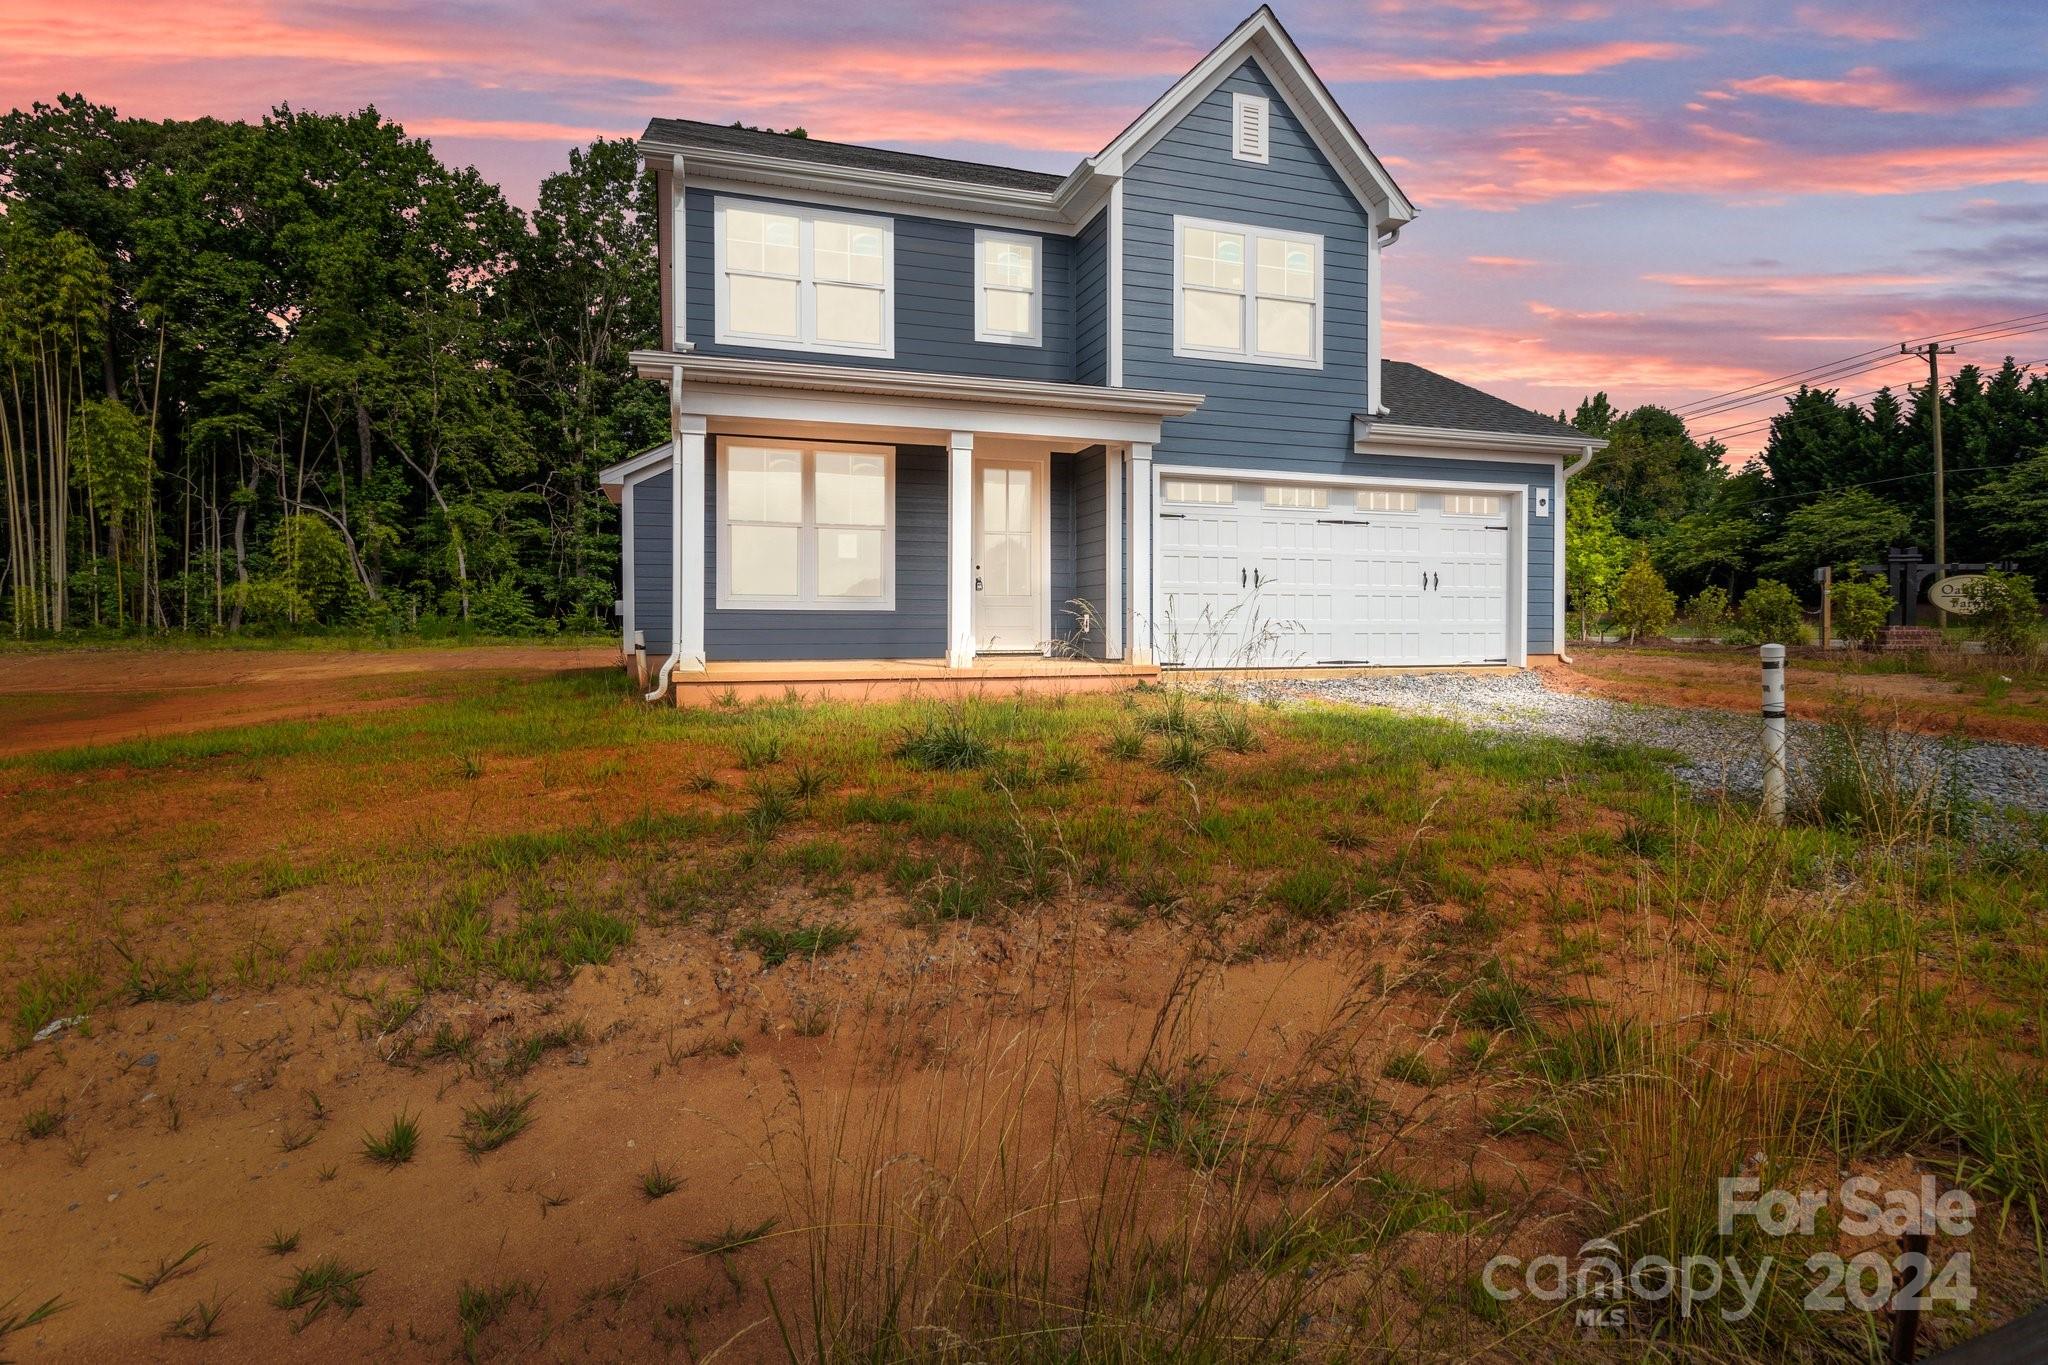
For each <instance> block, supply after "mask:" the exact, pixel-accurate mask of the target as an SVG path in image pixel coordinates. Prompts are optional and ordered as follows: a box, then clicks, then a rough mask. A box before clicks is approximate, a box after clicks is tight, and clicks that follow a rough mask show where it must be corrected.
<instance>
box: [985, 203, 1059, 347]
mask: <svg viewBox="0 0 2048 1365" xmlns="http://www.w3.org/2000/svg"><path fill="white" fill-rule="evenodd" d="M1041 254H1042V253H1041V252H1040V251H1039V241H1038V238H1036V237H1027V236H1020V235H1018V234H1015V233H1008V232H991V231H989V230H988V229H986V228H977V229H976V230H975V233H974V339H975V340H976V341H994V342H999V343H1002V344H1004V345H1009V346H1036V345H1038V344H1039V342H1040V341H1041V339H1042V338H1043V336H1044V320H1045V290H1044V288H1043V286H1042V282H1041V269H1040V268H1041V264H1042V262H1041V259H1040V257H1041Z"/></svg>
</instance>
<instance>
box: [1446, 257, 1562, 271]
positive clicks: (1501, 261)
mask: <svg viewBox="0 0 2048 1365" xmlns="http://www.w3.org/2000/svg"><path fill="white" fill-rule="evenodd" d="M1465 260H1466V262H1467V263H1468V264H1471V265H1476V266H1479V267H1481V268H1482V269H1486V270H1534V269H1535V268H1536V267H1537V266H1539V265H1542V264H1543V262H1541V261H1532V260H1530V259H1529V258H1528V257H1526V256H1467V257H1466V258H1465Z"/></svg>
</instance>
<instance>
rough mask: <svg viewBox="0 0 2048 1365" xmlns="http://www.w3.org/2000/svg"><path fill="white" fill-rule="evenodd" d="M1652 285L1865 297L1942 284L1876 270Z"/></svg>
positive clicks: (1698, 278)
mask: <svg viewBox="0 0 2048 1365" xmlns="http://www.w3.org/2000/svg"><path fill="white" fill-rule="evenodd" d="M1643 278H1644V279H1645V280H1648V281H1649V282H1650V283H1652V284H1668V285H1670V286H1672V287H1673V288H1676V289H1696V290H1705V291H1709V292H1712V293H1715V294H1720V295H1729V294H1746V295H1750V296H1767V295H1800V296H1811V295H1817V294H1862V293H1867V292H1869V291H1870V290H1873V289H1904V288H1910V287H1914V286H1920V285H1930V284H1939V283H1941V278H1940V277H1939V276H1935V275H1898V274H1886V273H1883V272H1878V271H1872V272H1867V273H1862V274H1856V273H1842V274H1809V275H1685V274H1669V275H1665V274H1656V275H1645V276H1643Z"/></svg>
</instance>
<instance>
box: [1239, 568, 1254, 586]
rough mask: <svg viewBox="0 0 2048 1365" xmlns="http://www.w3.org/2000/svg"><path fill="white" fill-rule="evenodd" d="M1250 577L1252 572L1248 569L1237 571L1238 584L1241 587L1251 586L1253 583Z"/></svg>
mask: <svg viewBox="0 0 2048 1365" xmlns="http://www.w3.org/2000/svg"><path fill="white" fill-rule="evenodd" d="M1250 577H1251V575H1250V572H1249V571H1248V570H1245V569H1239V570H1238V571H1237V586H1238V587H1240V588H1244V587H1249V586H1251V584H1250V581H1249V580H1250Z"/></svg>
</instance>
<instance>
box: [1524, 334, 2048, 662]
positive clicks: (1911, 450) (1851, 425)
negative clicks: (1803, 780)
mask: <svg viewBox="0 0 2048 1365" xmlns="http://www.w3.org/2000/svg"><path fill="white" fill-rule="evenodd" d="M1934 401H1935V399H1934V396H1933V394H1932V393H1930V392H1929V391H1928V389H1927V388H1926V387H1925V386H1919V387H1914V388H1910V389H1909V390H1908V391H1907V392H1906V393H1905V394H1903V395H1901V394H1899V393H1897V392H1895V391H1894V390H1892V389H1890V388H1884V389H1880V390H1879V391H1878V392H1877V393H1876V394H1875V395H1873V396H1872V397H1871V399H1870V401H1869V403H1868V404H1867V405H1863V404H1858V403H1856V402H1852V401H1844V400H1843V399H1842V398H1841V397H1840V395H1839V391H1837V390H1830V389H1810V388H1804V387H1802V388H1801V389H1799V390H1798V392H1797V393H1795V394H1793V395H1792V396H1791V397H1789V398H1788V399H1787V400H1786V402H1785V409H1784V411H1783V412H1780V413H1778V414H1777V415H1776V416H1774V417H1773V418H1772V419H1771V422H1770V434H1769V438H1768V439H1767V441H1766V442H1765V445H1764V448H1763V449H1762V451H1760V452H1759V453H1758V454H1757V455H1756V456H1755V457H1754V458H1753V459H1751V460H1749V461H1747V462H1746V463H1744V464H1743V465H1742V466H1741V467H1740V468H1739V469H1738V468H1731V467H1730V464H1729V462H1728V458H1727V456H1728V452H1727V450H1726V449H1725V448H1724V447H1722V446H1721V444H1720V443H1719V442H1718V441H1714V440H1708V441H1705V442H1701V441H1698V440H1695V439H1694V438H1693V436H1692V435H1691V434H1690V433H1689V432H1688V431H1687V430H1686V426H1685V423H1684V421H1683V420H1682V419H1681V418H1679V417H1678V416H1676V415H1675V414H1673V413H1672V412H1671V411H1669V410H1668V409H1665V408H1661V407H1655V406H1645V407H1640V408H1636V409H1635V410H1633V411H1631V412H1626V413H1623V412H1619V411H1617V410H1616V409H1615V408H1614V407H1613V405H1612V404H1611V403H1610V402H1609V400H1608V397H1607V395H1606V394H1605V393H1597V394H1594V395H1593V396H1592V397H1590V398H1587V399H1585V400H1584V401H1582V402H1581V403H1580V404H1579V407H1578V411H1577V412H1576V413H1573V414H1572V415H1571V416H1570V417H1566V416H1565V414H1563V413H1559V414H1558V417H1559V420H1561V421H1569V422H1570V423H1571V425H1573V426H1575V427H1577V428H1578V429H1579V430H1581V431H1583V432H1585V433H1586V434H1588V435H1590V436H1598V437H1602V438H1604V439H1606V440H1607V441H1608V442H1609V444H1608V447H1607V448H1606V449H1605V450H1603V451H1601V452H1600V453H1599V454H1597V455H1595V456H1594V457H1593V461H1592V463H1591V464H1590V465H1588V466H1587V468H1586V470H1585V472H1584V473H1583V474H1581V475H1580V476H1579V477H1578V478H1577V479H1575V480H1574V481H1573V484H1572V493H1571V497H1570V498H1569V500H1568V501H1567V502H1566V505H1565V513H1566V560H1567V562H1566V574H1565V581H1566V598H1567V602H1568V605H1569V607H1570V609H1571V611H1572V613H1573V615H1574V617H1575V620H1576V622H1577V624H1578V626H1579V628H1580V630H1581V632H1582V633H1583V632H1584V630H1586V629H1587V628H1588V627H1590V626H1592V625H1593V624H1595V623H1597V622H1601V621H1604V620H1606V619H1607V618H1608V617H1610V616H1615V617H1616V618H1617V619H1619V620H1620V622H1621V623H1622V626H1623V628H1624V629H1631V628H1635V627H1637V626H1639V625H1641V624H1643V623H1654V622H1655V621H1656V620H1657V618H1658V617H1659V616H1660V614H1661V615H1662V616H1663V617H1664V619H1665V620H1666V622H1667V623H1668V620H1669V617H1670V612H1669V611H1665V610H1664V609H1663V607H1664V605H1667V604H1665V598H1668V599H1669V602H1668V606H1669V607H1670V608H1671V609H1672V610H1676V609H1677V608H1678V607H1679V606H1680V604H1683V605H1684V607H1685V612H1686V614H1688V615H1691V616H1693V617H1694V618H1695V624H1697V625H1699V626H1701V627H1703V628H1704V629H1707V630H1709V631H1712V630H1714V629H1716V628H1717V627H1718V626H1719V625H1721V624H1722V623H1723V622H1724V621H1730V622H1734V623H1735V624H1737V625H1738V627H1739V628H1741V629H1743V633H1745V634H1746V635H1749V636H1765V637H1771V638H1781V639H1782V638H1784V637H1785V636H1786V634H1787V631H1788V629H1789V630H1790V631H1791V633H1792V638H1795V639H1796V638H1797V631H1796V628H1797V620H1798V614H1797V613H1798V607H1797V601H1798V600H1799V599H1801V598H1806V599H1809V600H1811V599H1813V598H1814V597H1815V596H1816V594H1817V589H1815V588H1814V587H1813V586H1812V584H1813V576H1814V570H1816V569H1818V568H1822V567H1830V568H1835V569H1837V570H1838V571H1841V572H1840V573H1839V576H1840V577H1843V578H1846V579H1850V580H1852V581H1853V580H1855V579H1856V578H1858V577H1859V573H1858V571H1860V570H1861V569H1862V568H1863V567H1864V566H1867V565H1874V564H1877V563H1880V562H1882V559H1883V556H1884V554H1885V551H1887V550H1888V549H1891V548H1893V547H1907V546H1912V547H1917V548H1919V549H1920V550H1922V552H1923V553H1925V554H1926V556H1927V558H1928V559H1929V560H1932V559H1933V557H1934V457H1933V420H1934ZM1940 402H1941V404H1942V437H1943V442H1942V443H1943V453H1944V459H1945V463H1946V465H1947V479H1946V482H1947V486H1948V496H1947V540H1948V555H1949V559H1950V561H1951V562H1955V563H2001V562H2002V563H2009V564H2011V565H2013V566H2015V567H2016V569H2017V571H2018V581H2016V582H2015V583H2014V584H2013V585H2012V586H2011V589H2010V590H2011V591H2013V592H2016V593H2018V594H2020V595H2021V597H2022V599H2023V602H2030V601H2031V600H2032V599H2031V586H2032V585H2033V584H2036V583H2043V582H2048V375H2043V374H2040V373H2035V372H2032V371H2030V370H2028V369H2026V368H2024V367H2022V366H2020V365H2017V364H2015V363H2014V361H2013V360H2012V359H2011V358H2007V360H2006V361H2005V363H2004V364H2002V365H2001V366H1999V367H1998V368H1997V369H1996V370H1994V371H1989V372H1987V371H1985V370H1984V369H1982V368H1980V367H1978V366H1974V365H1965V366H1963V367H1961V368H1960V369H1958V370H1957V371H1956V373H1955V375H1954V376H1953V377H1952V378H1951V379H1949V380H1948V382H1947V383H1945V384H1944V385H1943V386H1942V392H1941V396H1940ZM1632 571H1633V572H1632ZM1759 589H1761V590H1762V591H1761V595H1760V596H1758V598H1757V607H1756V610H1755V611H1754V612H1753V613H1752V614H1751V615H1750V617H1749V618H1748V619H1747V620H1739V619H1738V613H1739V606H1738V604H1742V603H1745V602H1747V601H1748V599H1749V598H1750V597H1751V596H1752V595H1753V594H1756V593H1757V592H1758V590H1759ZM1659 593H1662V594H1664V597H1662V598H1660V597H1659V596H1658V594H1659ZM1838 601H1839V602H1841V603H1845V604H1846V605H1847V606H1848V607H1849V609H1850V612H1851V615H1852V618H1853V619H1854V620H1855V621H1856V622H1857V624H1858V626H1859V628H1862V627H1865V626H1868V623H1869V621H1870V611H1871V602H1872V596H1871V592H1870V591H1868V590H1863V589H1859V588H1855V587H1851V588H1847V589H1844V590H1843V591H1842V595H1841V597H1840V598H1839V599H1838ZM1787 622H1790V623H1791V624H1790V626H1789V627H1788V625H1787ZM1877 624H1879V625H1881V624H1882V611H1881V609H1880V611H1879V619H1878V621H1877ZM1870 628H1871V629H1874V627H1870Z"/></svg>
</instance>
